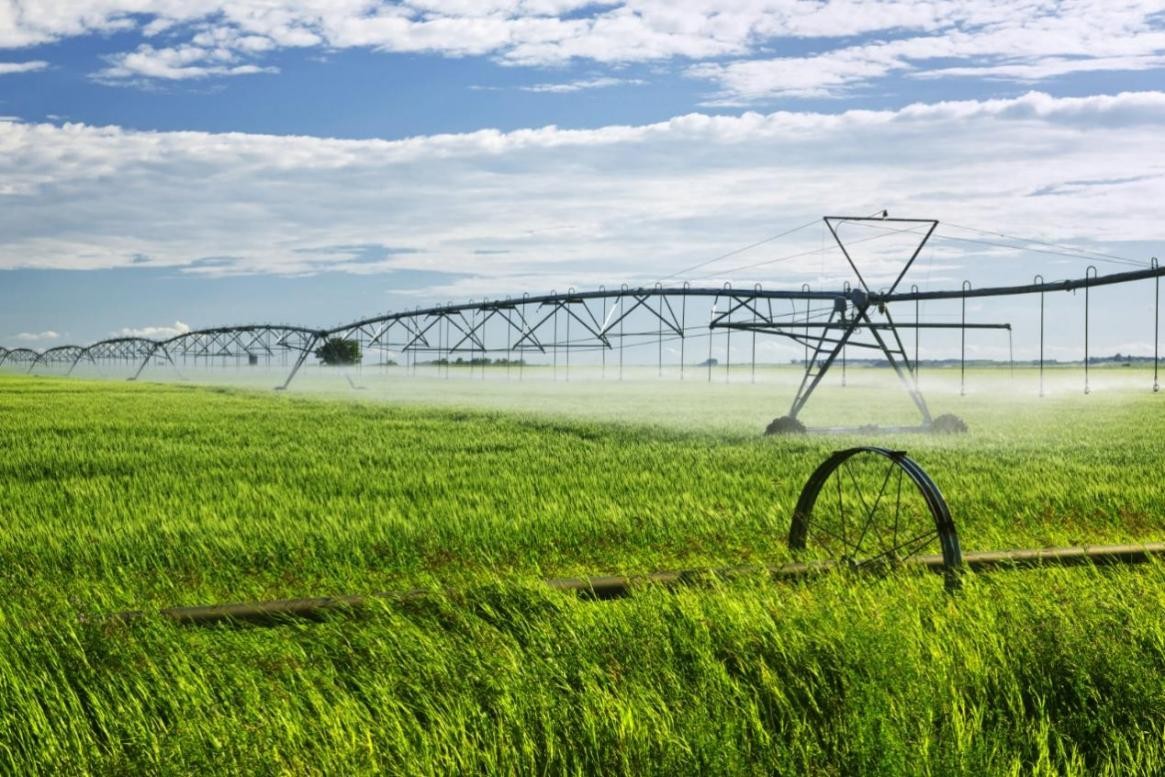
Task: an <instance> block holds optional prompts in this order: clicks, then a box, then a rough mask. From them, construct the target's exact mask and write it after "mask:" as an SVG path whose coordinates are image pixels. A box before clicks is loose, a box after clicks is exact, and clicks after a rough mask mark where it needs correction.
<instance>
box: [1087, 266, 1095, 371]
mask: <svg viewBox="0 0 1165 777" xmlns="http://www.w3.org/2000/svg"><path fill="white" fill-rule="evenodd" d="M1095 277H1096V267H1095V266H1093V265H1091V264H1090V265H1088V269H1087V270H1085V271H1084V393H1085V394H1089V393H1091V392H1092V386H1091V385H1090V384H1089V383H1088V289H1089V286H1090V284H1089V283H1088V281H1089V279H1091V278H1095Z"/></svg>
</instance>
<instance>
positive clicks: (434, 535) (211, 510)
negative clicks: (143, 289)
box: [0, 370, 1165, 775]
mask: <svg viewBox="0 0 1165 777" xmlns="http://www.w3.org/2000/svg"><path fill="white" fill-rule="evenodd" d="M867 372H868V374H865V375H863V374H862V373H860V372H857V373H855V374H854V380H853V385H851V386H850V387H847V388H846V389H840V388H838V387H836V386H833V387H831V388H830V389H829V390H828V391H826V392H825V393H824V394H823V396H822V397H821V398H820V401H819V402H817V403H816V404H815V405H813V407H812V414H811V415H810V416H809V417H808V418H807V420H809V421H810V422H820V423H826V422H831V421H839V422H843V423H850V422H862V421H864V420H869V418H870V413H871V412H872V411H877V412H875V413H874V414H875V416H876V417H875V418H874V419H873V420H877V421H894V420H897V419H899V418H902V417H904V416H905V417H907V418H908V417H909V412H908V411H909V406H908V405H905V406H904V405H903V401H902V399H901V397H900V396H899V393H898V392H897V391H895V390H893V388H892V387H889V386H887V385H885V384H884V381H881V382H880V379H879V378H878V377H877V376H876V375H875V372H876V371H867ZM1135 377H1136V380H1135V381H1134V380H1132V379H1131V378H1130V376H1128V375H1125V374H1118V373H1115V372H1114V373H1113V375H1112V376H1111V377H1109V378H1106V377H1105V376H1104V375H1103V374H1102V375H1100V376H1099V377H1098V379H1097V384H1098V385H1099V386H1100V387H1101V389H1102V390H1099V391H1097V392H1096V393H1094V394H1092V395H1091V396H1088V397H1084V396H1081V395H1080V394H1079V393H1077V392H1074V391H1071V390H1069V388H1068V387H1067V386H1068V385H1069V384H1070V383H1071V382H1072V381H1076V380H1077V376H1061V377H1057V378H1056V380H1057V381H1059V382H1060V383H1059V384H1057V390H1056V392H1055V393H1054V394H1053V395H1052V396H1050V397H1048V398H1045V399H1042V400H1041V399H1037V398H1036V397H1035V396H1034V390H1032V376H1031V375H1030V374H1022V375H1021V376H1020V377H1019V378H1017V379H1016V382H1014V383H1013V382H1011V381H1010V380H1008V379H1006V378H1005V377H1003V376H1002V375H1001V374H999V372H998V371H987V370H984V371H982V372H981V373H977V374H976V375H975V376H974V378H975V380H974V383H973V385H974V390H973V391H972V392H971V393H970V394H969V395H968V396H966V397H960V396H958V393H957V391H952V390H951V387H950V385H949V384H950V380H949V378H943V379H942V380H940V379H939V378H938V377H935V378H933V381H934V382H933V383H932V385H931V386H930V391H929V393H931V394H932V404H933V405H934V409H935V411H936V412H946V411H953V412H957V413H958V414H959V415H961V416H963V417H965V418H966V419H967V421H968V422H969V424H970V426H971V428H972V434H970V435H966V436H960V437H922V436H916V435H902V436H896V437H895V436H878V437H872V438H871V437H854V436H843V437H835V436H830V437H816V436H814V437H801V438H782V439H775V438H768V439H766V438H762V437H760V436H759V434H758V431H759V429H761V428H763V426H764V423H765V422H767V421H768V420H769V419H770V418H771V417H773V416H774V415H780V414H782V413H783V412H784V409H785V405H786V403H787V401H788V396H789V395H790V393H791V392H790V391H789V390H788V388H787V386H785V384H784V383H780V381H769V382H762V383H760V384H758V385H750V384H736V383H733V384H731V385H720V384H711V385H709V384H707V383H699V382H689V383H684V384H677V383H676V382H674V381H650V380H638V381H632V382H629V383H627V384H617V385H613V384H610V383H599V382H595V381H585V380H583V381H575V382H572V383H570V384H569V385H565V384H551V383H548V382H547V381H541V382H539V381H530V382H529V383H528V384H526V385H525V386H524V387H515V386H514V385H512V384H506V383H503V381H501V380H496V379H491V380H485V381H478V382H474V381H470V380H454V381H438V380H435V379H424V378H418V379H411V382H410V381H409V380H396V381H387V380H385V379H383V378H382V379H378V380H380V382H379V383H377V382H376V381H374V380H373V379H372V376H366V377H365V382H366V383H369V384H370V385H371V388H370V389H369V390H368V391H365V392H360V393H359V394H356V393H354V392H346V393H343V394H341V393H339V392H338V391H332V390H331V389H329V391H330V392H331V393H327V394H320V395H318V396H317V395H315V394H313V393H309V392H307V391H304V390H301V391H299V393H291V394H288V395H276V394H274V393H273V392H259V391H253V390H249V389H239V388H216V387H211V386H206V385H194V386H191V385H183V384H127V383H125V382H113V381H108V382H99V381H84V380H63V379H58V378H29V377H23V376H2V377H0V449H2V450H3V451H4V456H3V459H2V460H0V585H2V586H3V590H2V591H0V622H2V624H3V629H0V732H2V733H0V773H11V774H90V773H96V774H141V773H151V774H152V773H175V774H186V773H215V774H362V773H369V774H373V773H389V774H395V773H401V774H476V773H500V774H508V773H523V774H555V775H557V774H636V775H638V774H668V775H673V774H773V773H781V774H800V773H806V774H836V775H850V774H976V775H978V774H1026V773H1033V772H1034V773H1044V774H1061V773H1075V774H1094V773H1112V774H1154V773H1161V772H1162V771H1163V770H1165V620H1163V619H1162V612H1163V610H1162V607H1163V605H1165V569H1163V568H1161V567H1159V566H1158V565H1150V566H1148V567H1142V568H1138V569H1109V570H1104V571H1099V570H1087V569H1076V570H1045V571H1038V572H1013V573H1002V574H998V575H994V576H991V577H979V578H970V579H968V580H967V583H966V585H965V587H964V590H963V592H962V593H961V594H959V595H958V596H955V597H951V596H948V595H946V594H945V593H944V592H943V588H942V583H941V581H940V580H938V579H937V578H935V577H933V576H922V575H918V574H912V573H909V572H902V573H898V574H893V575H890V576H888V577H884V578H859V579H853V578H847V577H843V576H831V577H828V578H826V579H822V580H818V581H816V582H813V583H811V584H798V585H777V584H773V583H770V582H768V581H765V580H761V579H749V578H744V579H740V580H734V581H732V582H730V583H721V584H709V585H708V586H706V587H700V588H691V589H685V590H680V591H663V590H655V589H645V590H642V591H640V592H638V593H636V594H635V595H633V596H631V597H630V598H628V599H624V600H620V601H617V602H606V603H595V602H587V601H582V600H578V599H576V598H573V597H571V596H569V595H565V594H561V593H554V592H551V591H549V590H547V589H545V588H544V587H543V586H541V585H540V584H539V581H540V580H541V579H543V578H546V577H558V576H568V575H578V574H599V573H629V574H636V573H644V572H649V571H654V570H660V569H676V568H709V567H718V566H726V565H738V564H762V563H779V562H781V561H784V560H787V559H788V558H789V554H788V551H787V550H786V549H785V547H784V543H785V535H786V534H787V531H788V525H789V518H790V515H791V512H792V507H793V503H794V502H795V500H796V498H797V495H798V493H799V491H800V489H801V486H802V484H803V483H804V481H805V479H806V478H807V477H808V475H809V474H810V472H811V471H812V470H813V469H814V468H815V467H816V465H817V464H818V463H819V462H820V461H821V460H822V459H823V458H824V457H825V456H826V455H828V453H829V452H830V451H832V450H835V449H837V448H841V447H846V446H848V445H851V444H860V443H876V444H879V445H885V446H887V447H900V448H905V449H907V450H909V451H910V453H911V455H912V456H913V457H914V458H915V459H916V460H918V461H919V462H920V463H921V464H922V465H923V466H924V467H925V468H926V469H927V470H928V472H930V474H931V475H932V477H934V479H935V480H936V481H937V482H938V484H939V486H940V487H941V488H942V490H943V492H944V494H945V496H946V499H947V501H948V503H949V504H950V505H951V508H952V512H953V514H954V518H955V521H956V522H957V524H958V526H959V532H960V538H961V540H962V544H963V547H964V549H965V550H988V549H1000V548H1008V547H1027V546H1043V545H1064V544H1079V543H1116V542H1125V541H1130V542H1135V541H1157V540H1162V539H1165V510H1163V503H1165V499H1163V498H1162V488H1161V480H1160V459H1161V454H1162V452H1163V451H1165V414H1163V412H1162V407H1161V403H1162V401H1165V398H1163V397H1162V396H1161V395H1154V394H1151V393H1150V392H1148V391H1147V390H1146V389H1147V385H1146V380H1145V375H1143V374H1138V375H1136V376H1135ZM944 380H945V381H946V382H945V383H943V381H944ZM385 383H387V384H388V385H387V387H386V386H385V385H384V384H385ZM775 384H780V385H775ZM866 384H869V385H866ZM1060 384H1062V385H1060ZM309 386H310V381H309ZM305 388H306V387H305ZM353 397H356V398H355V399H353ZM382 399H389V400H392V401H380V400H382ZM439 403H440V404H444V405H445V406H444V407H437V406H436V405H437V404H439ZM904 408H905V409H904ZM883 411H884V412H883ZM413 588H423V589H428V590H431V591H432V592H433V594H432V595H431V596H428V597H425V598H423V599H420V600H417V601H410V602H408V603H390V602H385V603H383V604H381V605H378V606H376V607H373V608H372V609H371V610H369V611H364V612H362V613H361V614H359V615H356V616H350V617H348V616H336V617H332V618H329V619H328V620H327V621H326V622H323V623H303V622H298V623H288V624H286V625H282V626H279V627H276V628H256V627H227V626H224V627H217V628H211V629H193V628H189V627H181V626H176V625H174V624H172V623H170V622H168V621H166V620H164V619H162V618H158V617H147V618H145V619H143V620H140V621H136V622H133V623H131V624H127V625H121V624H115V623H111V622H109V621H108V620H106V619H103V618H101V617H100V616H101V615H102V614H107V613H111V612H115V611H121V610H143V611H156V610H157V609H158V608H160V607H164V606H168V605H176V604H200V603H209V602H227V601H242V600H251V599H261V598H288V597H296V596H321V595H329V594H338V593H366V592H373V591H384V590H408V589H413Z"/></svg>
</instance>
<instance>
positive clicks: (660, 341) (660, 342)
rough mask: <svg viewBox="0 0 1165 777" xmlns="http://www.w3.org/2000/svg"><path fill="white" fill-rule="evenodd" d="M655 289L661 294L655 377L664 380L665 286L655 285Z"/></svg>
mask: <svg viewBox="0 0 1165 777" xmlns="http://www.w3.org/2000/svg"><path fill="white" fill-rule="evenodd" d="M655 289H656V291H657V292H658V294H659V312H658V313H657V314H656V316H657V317H658V322H657V323H658V324H659V332H658V334H657V335H656V344H657V347H658V350H659V353H658V355H657V357H656V360H657V366H656V371H655V377H657V378H662V377H663V286H662V285H660V284H658V283H657V284H655Z"/></svg>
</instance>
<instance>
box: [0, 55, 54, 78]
mask: <svg viewBox="0 0 1165 777" xmlns="http://www.w3.org/2000/svg"><path fill="white" fill-rule="evenodd" d="M48 66H49V63H48V62H45V61H43V60H39V59H38V60H33V61H31V62H0V76H4V75H11V74H13V73H33V72H36V71H37V70H44V69H45V68H46V67H48Z"/></svg>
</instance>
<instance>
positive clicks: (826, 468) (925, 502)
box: [789, 446, 963, 588]
mask: <svg viewBox="0 0 1165 777" xmlns="http://www.w3.org/2000/svg"><path fill="white" fill-rule="evenodd" d="M789 548H790V549H791V550H793V551H794V552H795V553H797V555H799V556H801V557H803V558H805V559H806V560H815V561H821V560H829V561H834V562H837V563H840V564H844V565H846V566H849V567H853V568H859V569H870V568H874V569H877V568H885V567H893V566H896V565H898V564H901V563H902V562H903V561H906V560H907V559H909V558H911V557H914V556H925V555H932V554H933V555H941V556H942V559H943V570H944V573H945V577H946V581H947V587H948V588H955V587H957V586H958V569H959V566H960V565H961V564H962V560H963V555H962V551H961V550H960V549H959V538H958V534H957V533H956V532H955V524H954V521H953V520H951V513H950V510H949V509H948V508H947V503H946V502H945V501H944V500H943V496H942V493H941V492H940V491H939V490H938V486H936V485H935V484H934V481H933V480H931V479H930V477H929V476H928V475H927V474H926V472H925V471H924V470H923V469H922V467H920V466H919V465H918V463H917V462H915V461H914V460H913V459H911V458H910V457H909V456H907V455H906V453H905V452H903V451H892V450H888V449H886V448H876V447H870V446H865V447H860V448H847V449H846V450H842V451H837V452H835V453H834V454H833V455H831V456H830V457H829V458H828V459H826V460H825V461H824V462H822V464H821V466H819V467H818V468H817V470H816V471H814V473H813V474H812V475H810V477H809V480H808V481H806V483H805V487H804V488H803V489H802V490H801V497H800V498H799V499H798V500H797V507H796V509H795V510H794V512H793V523H792V525H791V526H790V528H789Z"/></svg>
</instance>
